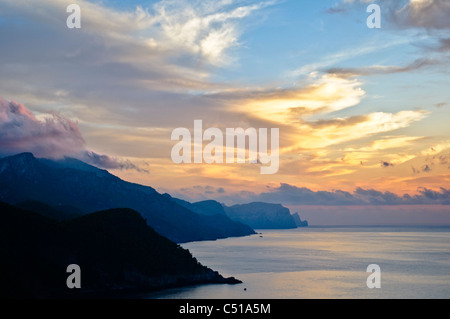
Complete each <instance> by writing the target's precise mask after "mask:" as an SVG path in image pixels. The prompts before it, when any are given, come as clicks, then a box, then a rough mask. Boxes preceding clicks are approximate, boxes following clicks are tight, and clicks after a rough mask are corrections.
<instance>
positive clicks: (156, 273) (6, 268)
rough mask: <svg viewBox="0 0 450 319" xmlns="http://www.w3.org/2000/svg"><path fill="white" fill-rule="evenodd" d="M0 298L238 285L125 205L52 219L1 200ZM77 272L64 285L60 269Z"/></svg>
mask: <svg viewBox="0 0 450 319" xmlns="http://www.w3.org/2000/svg"><path fill="white" fill-rule="evenodd" d="M0 219H1V222H0V259H1V261H2V262H1V263H0V271H1V274H2V278H3V279H2V284H1V285H0V297H2V298H5V297H6V298H73V297H76V298H79V297H83V298H84V297H101V298H103V297H105V296H107V297H110V296H123V294H129V293H136V292H148V291H151V290H157V289H163V288H169V287H176V286H185V285H193V284H207V283H229V284H234V283H239V282H240V281H239V280H237V279H235V278H233V277H231V278H224V277H222V276H221V275H220V274H219V273H217V272H216V271H213V270H211V269H209V268H207V267H205V266H203V265H201V264H200V263H199V262H198V261H197V260H196V259H195V258H193V257H192V255H191V254H190V252H189V251H188V250H186V249H183V248H182V247H181V246H179V245H178V244H176V243H174V242H172V241H170V240H169V239H167V238H165V237H163V236H161V235H159V234H158V233H157V232H155V231H154V230H153V229H152V228H151V227H150V226H148V225H147V223H146V222H145V220H144V219H143V218H142V216H141V215H140V214H139V213H137V212H135V211H133V210H130V209H112V210H107V211H102V212H96V213H92V214H87V215H84V216H81V217H78V218H75V219H73V220H71V221H63V222H59V221H57V220H54V219H51V218H48V217H45V216H42V215H39V214H37V213H34V212H30V211H27V210H24V209H21V208H18V207H15V206H11V205H9V204H6V203H2V202H0ZM71 264H76V265H78V266H79V267H80V269H81V289H69V288H68V287H67V285H66V280H67V277H68V276H69V274H68V273H67V266H68V265H71Z"/></svg>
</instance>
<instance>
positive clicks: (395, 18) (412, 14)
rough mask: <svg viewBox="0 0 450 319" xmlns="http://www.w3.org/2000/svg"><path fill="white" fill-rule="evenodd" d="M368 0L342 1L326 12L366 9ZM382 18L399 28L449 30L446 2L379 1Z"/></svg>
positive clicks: (424, 0) (448, 13) (449, 8)
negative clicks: (354, 7)
mask: <svg viewBox="0 0 450 319" xmlns="http://www.w3.org/2000/svg"><path fill="white" fill-rule="evenodd" d="M370 2H372V1H370V0H351V1H349V0H343V1H342V2H340V3H338V4H336V5H334V6H333V7H331V8H329V9H328V10H327V12H328V13H340V12H345V11H346V9H349V8H350V7H353V6H356V7H358V8H360V7H367V6H368V4H369V3H370ZM377 4H378V5H379V6H380V7H381V12H382V16H383V18H384V19H387V20H388V22H391V23H393V24H394V25H395V26H397V27H399V28H425V29H429V30H443V29H448V28H450V21H449V19H448V17H449V15H450V3H449V2H448V1H447V0H406V1H398V0H379V1H377Z"/></svg>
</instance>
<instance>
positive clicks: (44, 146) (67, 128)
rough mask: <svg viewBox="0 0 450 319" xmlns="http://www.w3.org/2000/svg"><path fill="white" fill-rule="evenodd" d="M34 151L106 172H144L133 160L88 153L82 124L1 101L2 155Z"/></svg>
mask: <svg viewBox="0 0 450 319" xmlns="http://www.w3.org/2000/svg"><path fill="white" fill-rule="evenodd" d="M21 152H31V153H33V154H34V155H35V156H37V157H45V158H63V157H66V156H69V157H75V158H78V159H80V160H83V161H85V162H87V163H89V164H92V165H94V166H97V167H101V168H105V169H134V170H137V171H145V170H141V169H140V168H139V167H137V166H136V165H134V164H133V163H131V162H130V161H129V160H121V159H118V158H115V157H111V156H109V155H104V154H98V153H96V152H94V151H92V150H88V149H87V147H86V142H85V141H84V139H83V136H82V134H81V132H80V130H79V128H78V124H77V123H76V122H74V121H71V120H69V119H67V118H65V117H63V116H61V115H58V114H55V113H52V114H48V115H47V116H46V117H45V119H42V120H40V119H38V118H37V117H36V116H35V115H34V114H33V113H32V112H31V111H30V110H28V109H27V108H26V107H25V106H24V105H22V104H20V103H17V102H14V101H11V102H9V101H6V100H5V99H2V98H0V154H1V155H11V154H16V153H21Z"/></svg>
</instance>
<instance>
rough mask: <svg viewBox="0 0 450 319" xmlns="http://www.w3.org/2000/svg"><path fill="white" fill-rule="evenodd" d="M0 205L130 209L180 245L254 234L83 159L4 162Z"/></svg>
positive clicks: (25, 157) (27, 157)
mask: <svg viewBox="0 0 450 319" xmlns="http://www.w3.org/2000/svg"><path fill="white" fill-rule="evenodd" d="M0 201H4V202H7V203H10V204H17V203H21V202H25V201H38V202H41V203H45V204H46V205H49V206H51V207H67V206H68V207H72V208H76V209H77V210H78V211H80V212H82V213H84V214H87V213H90V212H95V211H101V210H107V209H112V208H124V207H125V208H130V209H133V210H135V211H137V212H139V213H141V214H142V216H143V217H144V218H145V219H146V221H147V223H148V225H149V226H151V227H152V228H153V229H155V230H156V231H157V232H158V233H160V234H161V235H163V236H165V237H167V238H169V239H170V240H173V241H175V242H178V243H183V242H189V241H201V240H215V239H219V238H226V237H232V236H247V235H251V234H254V233H255V232H254V230H253V229H252V228H251V227H250V226H247V225H244V224H243V223H240V222H236V221H233V220H231V219H230V218H229V217H227V216H226V215H221V216H219V215H204V214H197V213H195V212H193V211H191V210H189V209H188V208H186V207H183V206H182V205H179V204H178V203H177V202H175V201H174V200H173V199H172V198H171V197H170V196H165V195H162V194H160V193H158V192H157V191H156V190H155V189H154V188H152V187H149V186H143V185H139V184H134V183H130V182H126V181H123V180H121V179H120V178H118V177H117V176H114V175H112V174H110V173H109V172H108V171H106V170H102V169H98V168H96V167H94V166H91V165H89V164H86V163H84V162H82V161H79V160H76V159H72V158H65V159H62V160H50V159H37V158H35V157H34V156H33V154H31V153H22V154H18V155H13V156H9V157H5V158H2V159H0Z"/></svg>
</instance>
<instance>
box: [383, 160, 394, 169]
mask: <svg viewBox="0 0 450 319" xmlns="http://www.w3.org/2000/svg"><path fill="white" fill-rule="evenodd" d="M380 163H381V167H384V168H387V167H393V166H394V164H392V163H389V162H385V161H381V162H380Z"/></svg>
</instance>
